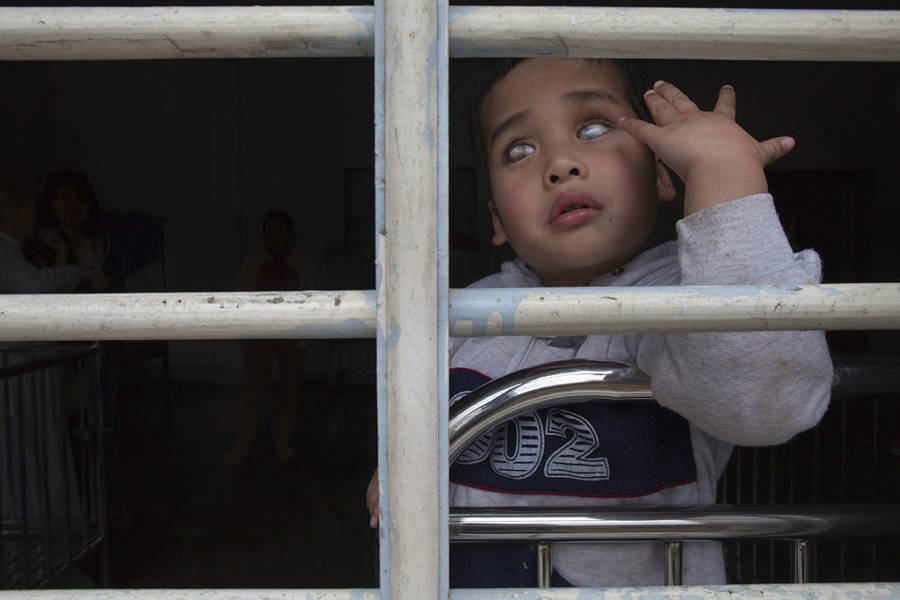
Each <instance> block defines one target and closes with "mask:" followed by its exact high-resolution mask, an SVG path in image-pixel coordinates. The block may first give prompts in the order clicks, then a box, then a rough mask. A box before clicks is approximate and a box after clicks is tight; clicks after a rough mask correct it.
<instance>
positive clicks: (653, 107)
mask: <svg viewBox="0 0 900 600" xmlns="http://www.w3.org/2000/svg"><path fill="white" fill-rule="evenodd" d="M644 103H645V104H646V105H647V108H648V109H649V110H650V114H651V115H653V120H654V121H656V122H657V123H659V124H660V125H665V124H666V123H669V122H670V121H672V120H674V119H675V117H676V116H677V115H678V111H676V110H675V107H674V106H672V105H671V104H670V103H669V101H668V100H666V99H665V98H663V97H662V96H660V95H659V94H657V93H656V91H655V90H647V91H646V92H644Z"/></svg>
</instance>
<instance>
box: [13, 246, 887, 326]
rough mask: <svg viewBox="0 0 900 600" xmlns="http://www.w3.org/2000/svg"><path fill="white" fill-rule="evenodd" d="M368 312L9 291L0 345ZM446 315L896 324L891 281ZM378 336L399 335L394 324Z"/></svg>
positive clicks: (602, 296)
mask: <svg viewBox="0 0 900 600" xmlns="http://www.w3.org/2000/svg"><path fill="white" fill-rule="evenodd" d="M382 244H383V242H382ZM382 253H383V250H382V249H380V250H379V264H383V261H384V257H383V256H382ZM377 277H379V278H380V277H381V275H378V276H377ZM382 293H384V291H383V290H382ZM381 301H382V302H384V298H382V299H381ZM375 310H376V292H374V291H372V290H363V291H358V290H357V291H342V292H323V291H306V292H283V293H277V292H256V293H232V292H215V293H183V294H181V293H168V294H97V295H90V294H75V295H66V294H56V295H13V294H6V295H0V340H4V341H10V342H13V341H16V342H18V341H62V340H113V339H122V340H139V339H143V340H153V339H163V340H165V339H171V340H175V339H178V340H189V339H195V340H200V339H236V338H371V337H375V335H376V330H375ZM449 314H450V323H451V329H450V334H451V335H453V336H456V337H470V336H487V335H537V336H552V335H586V334H599V333H649V332H671V331H754V330H769V329H772V330H785V329H826V330H841V329H900V283H869V284H829V285H823V286H811V285H810V286H700V287H677V286H663V287H626V288H534V289H532V288H518V289H514V288H507V289H501V290H498V289H484V288H482V289H463V290H451V291H450V313H449ZM383 333H384V334H385V335H386V336H387V337H386V340H385V341H386V342H387V343H389V344H396V343H397V342H398V341H399V329H397V324H396V323H395V324H394V325H391V326H389V329H388V330H387V331H383Z"/></svg>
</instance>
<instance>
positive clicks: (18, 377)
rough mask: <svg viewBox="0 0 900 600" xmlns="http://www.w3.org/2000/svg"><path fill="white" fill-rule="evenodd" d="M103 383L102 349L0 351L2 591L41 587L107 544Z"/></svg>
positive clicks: (20, 346)
mask: <svg viewBox="0 0 900 600" xmlns="http://www.w3.org/2000/svg"><path fill="white" fill-rule="evenodd" d="M99 377H100V357H99V346H98V344H96V343H77V344H66V345H62V344H7V345H4V346H2V347H0V514H2V523H0V588H2V589H11V588H30V587H39V586H42V585H44V584H46V583H48V582H49V581H51V580H52V579H53V578H54V577H56V576H57V575H59V574H60V573H62V572H64V571H65V570H66V569H68V568H69V567H71V566H72V565H73V564H75V562H76V561H78V560H79V559H81V558H82V557H84V556H85V555H86V554H87V553H88V552H89V551H90V550H91V549H93V548H96V547H98V546H99V545H100V544H101V543H102V542H103V541H104V539H105V531H106V517H105V514H106V513H105V510H106V509H105V499H106V492H105V484H104V477H103V443H102V440H103V421H102V405H101V402H102V400H101V386H100V379H99ZM99 558H100V557H99V556H98V559H99ZM101 563H102V561H101ZM101 568H102V567H101Z"/></svg>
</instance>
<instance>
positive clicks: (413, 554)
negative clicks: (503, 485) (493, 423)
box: [376, 0, 448, 599]
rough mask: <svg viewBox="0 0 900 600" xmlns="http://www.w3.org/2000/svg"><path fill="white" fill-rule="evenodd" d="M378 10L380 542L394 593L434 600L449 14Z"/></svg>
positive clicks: (440, 548) (440, 533)
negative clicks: (443, 127)
mask: <svg viewBox="0 0 900 600" xmlns="http://www.w3.org/2000/svg"><path fill="white" fill-rule="evenodd" d="M377 10H378V12H379V13H381V14H380V15H378V16H377V18H376V23H377V25H378V26H377V28H376V29H377V31H376V37H378V38H379V39H378V41H377V42H376V47H377V52H378V53H379V54H380V58H379V60H378V64H377V67H376V68H377V71H378V72H377V73H376V79H378V78H382V79H383V83H382V84H381V88H380V92H381V94H382V96H381V99H380V101H381V103H382V104H381V110H382V111H383V113H382V115H383V118H379V117H377V116H376V122H380V123H381V126H382V127H383V132H382V135H381V136H379V138H378V140H379V141H378V143H379V144H381V147H380V148H379V150H380V151H381V152H382V160H383V177H384V196H383V198H384V203H383V223H382V228H381V231H379V235H378V239H379V248H378V251H377V252H378V254H377V256H378V271H379V276H378V277H377V283H378V284H379V289H378V292H377V296H378V318H377V322H378V348H379V355H380V356H379V368H380V369H383V371H382V373H380V375H379V385H380V386H381V387H382V388H383V389H382V390H380V391H379V402H381V403H382V405H381V406H380V407H379V415H380V416H381V417H383V420H384V424H383V425H382V426H381V427H380V433H381V434H382V435H384V436H385V437H386V442H384V443H382V442H381V441H379V446H380V450H381V456H380V460H379V469H380V471H379V481H380V482H381V484H382V485H381V490H382V494H381V509H382V513H383V515H384V516H385V517H386V520H385V523H384V527H383V533H382V534H381V539H382V540H384V539H385V537H386V538H387V540H386V542H387V548H386V550H385V551H383V552H382V575H383V580H384V581H382V584H381V588H382V592H383V593H384V596H383V597H390V598H392V599H398V598H416V599H419V598H437V597H438V596H439V595H440V593H441V592H440V588H441V587H442V586H443V588H444V592H443V593H444V596H445V597H446V595H447V591H446V581H447V576H446V575H445V574H442V570H446V564H447V562H446V556H443V558H444V560H441V558H442V555H445V554H446V552H447V551H446V550H445V549H444V548H445V547H446V545H447V525H446V524H445V523H444V522H445V521H446V520H447V518H448V514H447V509H446V503H447V501H446V499H442V496H446V483H443V484H441V483H439V481H440V480H441V479H442V478H443V479H446V471H447V468H446V466H440V455H441V451H442V450H441V446H442V445H443V446H444V449H443V454H444V456H445V457H446V421H445V420H444V422H443V423H442V422H441V413H442V412H443V410H442V409H440V408H439V404H440V402H446V399H445V398H446V384H441V382H442V381H443V380H444V379H446V377H447V374H446V367H447V364H446V353H447V325H446V323H447V316H446V315H447V307H446V304H447V296H448V292H447V291H446V290H444V291H443V293H442V292H440V291H439V290H440V288H441V286H442V285H443V287H444V288H446V268H444V269H441V268H439V267H438V262H439V261H436V260H435V259H436V258H438V259H440V257H441V255H442V254H443V255H446V254H447V249H446V234H439V229H440V227H441V226H442V225H441V224H439V222H441V223H442V222H443V221H445V220H446V219H445V218H444V219H442V218H441V217H439V208H444V209H446V205H447V201H446V187H447V186H446V184H447V178H446V176H444V177H443V178H441V177H440V176H439V174H438V173H439V170H440V169H439V160H440V159H439V156H440V154H441V145H442V143H445V141H443V140H442V137H446V134H444V135H443V136H442V135H441V134H440V127H439V122H441V121H442V120H445V118H444V119H441V118H439V113H441V112H442V111H443V112H444V113H446V101H443V102H442V101H441V100H440V98H441V91H442V90H444V93H446V92H445V89H446V84H445V83H443V84H442V83H441V80H442V78H443V79H446V72H447V58H446V57H447V49H446V45H447V44H446V17H445V16H444V17H443V18H442V17H441V16H440V13H441V12H442V11H441V10H440V9H439V8H438V2H437V1H436V0H424V1H423V0H383V4H382V5H381V6H379V7H378V9H377ZM443 13H444V14H446V7H444V8H443ZM444 160H446V158H444ZM442 186H443V188H444V191H443V199H441V197H442V194H441V187H442ZM443 226H444V227H445V225H443ZM441 238H443V241H440V240H441ZM439 243H440V244H442V246H443V247H439ZM442 271H443V275H442V274H441V273H442ZM441 305H443V306H441ZM442 315H443V321H444V323H443V324H442V325H441V324H440V321H441V317H442ZM442 391H443V395H444V399H441V393H442ZM385 434H386V435H385ZM444 462H445V463H446V458H445V460H444ZM442 490H443V491H442ZM442 512H443V514H441V513H442Z"/></svg>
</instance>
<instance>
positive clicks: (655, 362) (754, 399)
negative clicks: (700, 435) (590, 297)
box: [634, 194, 832, 446]
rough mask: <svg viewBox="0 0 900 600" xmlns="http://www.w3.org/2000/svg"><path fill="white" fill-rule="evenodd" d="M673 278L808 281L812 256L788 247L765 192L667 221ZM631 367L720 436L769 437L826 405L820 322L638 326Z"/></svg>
mask: <svg viewBox="0 0 900 600" xmlns="http://www.w3.org/2000/svg"><path fill="white" fill-rule="evenodd" d="M676 229H677V232H678V259H679V266H680V269H681V282H680V283H681V284H682V285H728V284H765V285H797V284H817V283H819V282H820V280H821V262H820V260H819V256H818V255H817V254H816V253H815V252H814V251H812V250H804V251H803V252H799V253H794V252H793V251H792V250H791V247H790V244H789V243H788V240H787V238H786V236H785V234H784V231H783V229H782V227H781V223H780V222H779V220H778V215H777V214H776V212H775V208H774V205H773V203H772V197H771V196H770V195H769V194H757V195H754V196H748V197H746V198H741V199H738V200H734V201H732V202H728V203H725V204H719V205H716V206H713V207H710V208H707V209H704V210H702V211H699V212H697V213H694V214H692V215H690V216H688V217H686V218H684V219H682V220H681V221H679V222H678V224H677V225H676ZM634 339H635V342H636V343H637V345H638V347H637V349H636V355H637V362H638V367H639V368H640V369H642V370H643V371H645V372H646V373H648V374H649V375H650V376H651V378H652V380H653V389H654V394H655V395H656V397H657V399H658V401H659V403H660V404H662V405H663V406H666V407H668V408H671V409H672V410H674V411H676V412H678V413H680V414H681V415H682V416H684V417H685V418H687V419H688V420H689V421H690V422H692V423H693V424H694V425H695V426H697V427H699V428H700V429H702V430H703V431H705V432H706V433H708V434H709V435H712V436H713V437H716V438H718V439H720V440H723V441H726V442H729V443H732V444H738V445H744V446H754V445H769V444H778V443H782V442H785V441H787V440H789V439H790V438H791V437H793V436H794V435H796V434H798V433H800V432H801V431H804V430H806V429H809V428H810V427H812V426H814V425H815V424H816V423H817V422H818V421H819V419H820V418H821V417H822V415H823V414H824V412H825V410H826V408H827V407H828V402H829V399H830V396H831V382H832V365H831V358H830V356H829V353H828V347H827V344H826V342H825V334H824V332H822V331H760V332H757V331H753V332H722V333H719V332H715V333H677V334H654V335H644V336H638V337H636V338H634Z"/></svg>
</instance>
